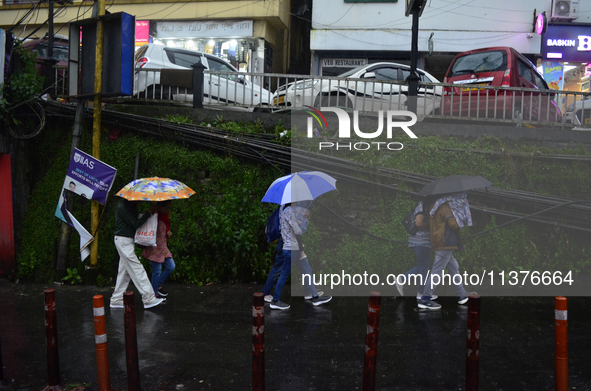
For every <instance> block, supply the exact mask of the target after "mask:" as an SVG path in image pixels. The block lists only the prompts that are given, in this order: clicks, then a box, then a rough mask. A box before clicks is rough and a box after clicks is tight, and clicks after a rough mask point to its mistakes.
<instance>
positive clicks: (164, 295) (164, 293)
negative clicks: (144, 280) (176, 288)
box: [158, 288, 168, 297]
mask: <svg viewBox="0 0 591 391" xmlns="http://www.w3.org/2000/svg"><path fill="white" fill-rule="evenodd" d="M158 294H159V295H160V296H162V297H166V296H168V292H166V291H165V290H164V289H162V288H159V289H158Z"/></svg>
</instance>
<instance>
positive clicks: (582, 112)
mask: <svg viewBox="0 0 591 391" xmlns="http://www.w3.org/2000/svg"><path fill="white" fill-rule="evenodd" d="M575 98H581V96H580V95H576V96H575ZM563 118H564V120H565V121H566V122H567V123H572V124H575V125H587V126H589V125H590V124H591V96H584V97H583V98H581V99H580V100H577V101H576V102H573V103H571V104H570V105H568V106H567V108H566V111H565V113H564V116H563Z"/></svg>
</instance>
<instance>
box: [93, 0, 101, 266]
mask: <svg viewBox="0 0 591 391" xmlns="http://www.w3.org/2000/svg"><path fill="white" fill-rule="evenodd" d="M97 1H98V18H99V19H98V21H97V24H96V56H95V68H94V94H95V95H94V102H93V121H92V156H94V157H95V158H97V159H100V158H101V103H102V102H101V92H102V90H103V44H104V33H105V30H104V24H103V21H102V19H101V17H102V16H103V15H105V0H97ZM98 223H99V203H98V201H96V200H92V206H91V210H90V230H91V233H92V235H93V236H94V240H93V241H92V243H91V244H90V267H97V265H98Z"/></svg>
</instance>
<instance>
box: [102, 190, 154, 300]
mask: <svg viewBox="0 0 591 391" xmlns="http://www.w3.org/2000/svg"><path fill="white" fill-rule="evenodd" d="M154 212H155V210H154V207H152V208H150V209H149V210H148V212H147V213H144V214H143V216H142V217H140V218H137V201H128V200H126V199H122V200H121V201H119V203H118V204H117V207H116V208H115V239H114V241H115V247H116V248H117V252H118V253H119V270H118V272H117V282H116V283H115V290H114V291H113V295H112V296H111V303H110V307H111V308H123V294H124V293H125V291H126V290H127V286H128V285H129V281H130V280H131V281H133V284H134V285H135V287H136V288H137V290H138V291H139V293H140V294H141V295H142V302H143V303H144V308H152V307H155V306H157V305H158V304H160V303H162V302H163V301H164V300H163V299H159V298H156V296H155V295H154V289H153V288H152V285H151V284H150V280H149V279H148V275H147V273H146V270H145V269H144V266H143V265H142V264H141V263H140V260H139V259H138V257H137V255H136V254H135V244H134V241H133V239H134V237H135V231H136V230H137V229H138V228H139V227H141V226H142V225H143V224H144V223H145V222H146V221H147V220H148V219H149V218H150V216H151V215H153V214H154Z"/></svg>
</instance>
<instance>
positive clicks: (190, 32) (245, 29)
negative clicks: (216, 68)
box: [156, 20, 253, 38]
mask: <svg viewBox="0 0 591 391" xmlns="http://www.w3.org/2000/svg"><path fill="white" fill-rule="evenodd" d="M252 34H253V21H252V20H242V21H233V20H232V21H210V22H201V21H195V22H158V23H156V36H157V37H158V38H234V37H252Z"/></svg>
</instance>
